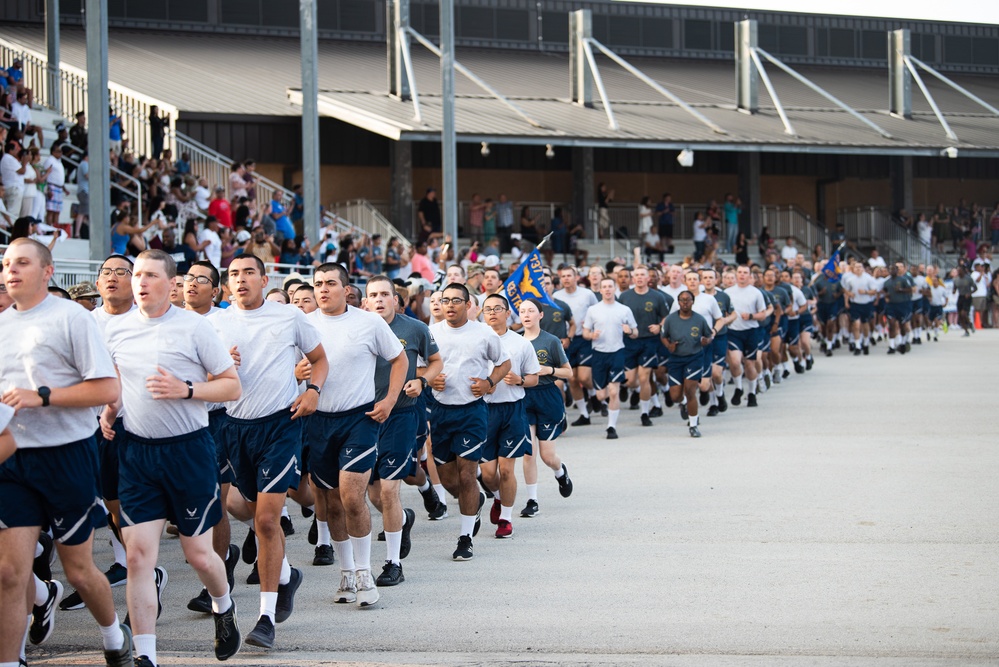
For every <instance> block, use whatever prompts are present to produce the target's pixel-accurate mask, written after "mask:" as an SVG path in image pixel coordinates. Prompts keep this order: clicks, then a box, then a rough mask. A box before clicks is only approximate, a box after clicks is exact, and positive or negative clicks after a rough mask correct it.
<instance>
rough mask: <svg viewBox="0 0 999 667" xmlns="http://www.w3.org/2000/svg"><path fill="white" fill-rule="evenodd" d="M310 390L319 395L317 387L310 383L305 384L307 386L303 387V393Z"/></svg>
mask: <svg viewBox="0 0 999 667" xmlns="http://www.w3.org/2000/svg"><path fill="white" fill-rule="evenodd" d="M310 389H312V390H313V391H315V392H316V393H317V394H319V393H320V391H319V387H318V386H317V385H314V384H311V383H310V384H307V385H305V391H308V390H310Z"/></svg>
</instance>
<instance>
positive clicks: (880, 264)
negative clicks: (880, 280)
mask: <svg viewBox="0 0 999 667" xmlns="http://www.w3.org/2000/svg"><path fill="white" fill-rule="evenodd" d="M867 265H868V266H869V267H871V268H872V269H877V268H882V269H885V268H888V265H887V264H886V263H885V258H884V257H882V256H881V253H879V252H878V249H877V248H874V249H873V250H871V256H870V257H869V258H868V259H867Z"/></svg>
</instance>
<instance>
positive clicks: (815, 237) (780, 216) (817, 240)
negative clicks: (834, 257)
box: [760, 205, 830, 257]
mask: <svg viewBox="0 0 999 667" xmlns="http://www.w3.org/2000/svg"><path fill="white" fill-rule="evenodd" d="M760 224H761V225H762V226H763V227H766V228H767V232H768V233H769V234H770V238H772V239H778V240H779V239H786V238H787V237H788V236H792V237H794V239H795V240H796V241H797V242H798V243H800V244H803V247H805V248H808V250H809V251H811V250H812V248H814V247H815V246H816V245H821V246H822V251H823V253H824V255H825V256H826V257H828V256H829V252H830V247H829V246H830V240H829V231H828V230H827V229H826V228H825V227H823V226H822V225H820V224H819V223H818V222H816V221H815V220H813V219H812V217H811V216H810V215H808V214H807V213H805V212H804V211H802V210H801V209H799V208H798V207H796V206H769V205H765V206H761V207H760ZM806 254H807V253H806Z"/></svg>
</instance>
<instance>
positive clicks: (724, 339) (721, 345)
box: [707, 333, 728, 368]
mask: <svg viewBox="0 0 999 667" xmlns="http://www.w3.org/2000/svg"><path fill="white" fill-rule="evenodd" d="M707 349H709V350H711V363H712V364H714V365H715V366H721V367H722V368H728V334H727V333H723V334H715V338H714V340H713V341H711V347H709V348H707Z"/></svg>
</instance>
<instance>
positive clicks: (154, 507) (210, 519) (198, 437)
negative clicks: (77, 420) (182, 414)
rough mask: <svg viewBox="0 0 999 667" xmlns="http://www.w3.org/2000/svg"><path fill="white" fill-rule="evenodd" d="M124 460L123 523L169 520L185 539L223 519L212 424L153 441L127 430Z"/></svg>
mask: <svg viewBox="0 0 999 667" xmlns="http://www.w3.org/2000/svg"><path fill="white" fill-rule="evenodd" d="M119 456H120V459H121V467H120V474H121V482H120V485H119V495H120V501H121V520H122V526H137V525H139V524H141V523H146V522H149V521H157V520H160V519H167V520H169V521H170V522H171V523H173V524H174V525H175V526H177V530H179V531H180V534H181V535H184V536H186V537H195V536H197V535H201V534H202V533H204V532H206V531H208V530H210V529H211V528H212V526H214V525H215V524H217V523H218V522H219V520H220V519H221V518H222V504H221V502H220V497H219V475H218V468H217V463H216V457H215V441H214V440H212V436H211V435H210V434H209V432H208V429H207V428H202V429H198V430H197V431H194V432H193V433H185V434H184V435H179V436H175V437H172V438H157V439H154V440H150V439H148V438H140V437H139V436H137V435H135V434H133V433H127V432H126V433H125V437H124V438H123V439H122V442H121V445H120V447H119Z"/></svg>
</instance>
